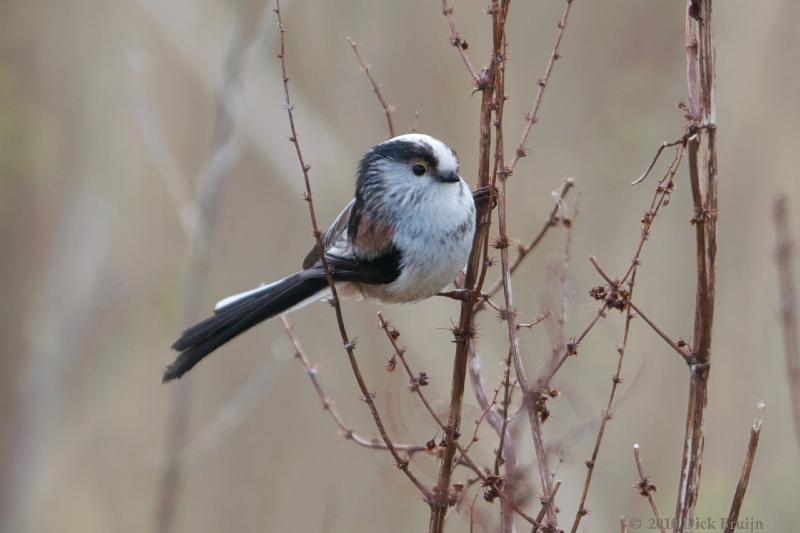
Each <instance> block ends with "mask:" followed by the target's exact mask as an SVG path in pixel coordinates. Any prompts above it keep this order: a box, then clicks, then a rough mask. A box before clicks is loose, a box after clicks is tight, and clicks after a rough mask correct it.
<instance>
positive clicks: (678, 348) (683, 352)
mask: <svg viewBox="0 0 800 533" xmlns="http://www.w3.org/2000/svg"><path fill="white" fill-rule="evenodd" d="M628 305H629V306H630V307H631V308H632V309H633V310H634V311H636V314H637V315H639V316H640V317H642V320H644V321H645V322H646V323H647V325H648V326H650V327H651V328H652V330H653V331H655V332H656V333H657V334H658V336H659V337H661V338H662V339H664V342H666V343H667V344H669V345H670V347H671V348H672V349H673V350H675V352H676V353H677V354H678V355H680V356H681V357H683V360H684V361H686V364H688V365H691V364H693V363H694V359H693V357H692V354H690V353H687V347H688V345H684V344H682V342H681V341H676V340H673V339H672V337H670V336H669V335H667V334H666V333H665V332H664V330H663V329H661V327H660V326H658V325H657V324H656V323H655V322H653V321H652V320H651V319H650V318H649V317H648V316H647V315H646V314H644V312H643V311H642V310H641V309H640V308H639V307H637V306H636V304H635V303H633V302H631V301H629V302H628ZM682 346H685V347H682Z"/></svg>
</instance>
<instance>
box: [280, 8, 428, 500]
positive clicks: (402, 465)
mask: <svg viewBox="0 0 800 533" xmlns="http://www.w3.org/2000/svg"><path fill="white" fill-rule="evenodd" d="M275 16H276V18H277V23H278V31H279V33H280V53H279V54H278V58H279V59H280V63H281V73H282V75H283V91H284V97H285V103H286V113H287V115H288V118H289V128H290V130H291V137H290V138H289V140H290V141H291V143H292V144H293V145H294V148H295V153H296V155H297V160H298V162H299V163H300V168H301V170H302V173H303V182H304V184H305V189H306V191H305V200H306V202H307V203H308V212H309V217H310V218H311V227H312V231H313V234H314V239H315V240H316V245H317V251H318V252H319V257H320V261H321V262H322V266H323V268H324V270H325V276H326V279H327V281H328V287H329V288H330V290H331V304H332V305H333V309H334V312H335V314H336V322H337V325H338V327H339V334H340V336H341V338H342V344H343V345H344V349H345V351H346V352H347V357H348V360H349V362H350V367H351V369H352V370H353V375H354V376H355V378H356V382H357V383H358V388H359V389H360V390H361V394H362V397H363V399H364V402H365V403H366V404H367V406H368V407H369V410H370V414H372V418H373V420H374V421H375V425H376V426H377V428H378V432H379V433H380V435H381V438H382V439H383V442H384V444H386V447H387V448H388V450H389V452H390V453H391V454H392V457H393V458H394V461H395V465H396V466H397V467H398V468H399V469H400V470H402V471H403V473H404V474H405V475H406V477H408V479H409V480H410V481H411V483H413V484H414V486H415V487H417V489H418V490H419V491H420V492H421V493H422V494H423V496H424V498H425V500H426V501H428V502H430V501H432V495H431V492H430V490H429V489H428V488H427V487H426V486H425V485H424V484H423V483H422V482H421V481H419V479H417V477H416V476H415V475H414V474H413V473H412V472H411V470H410V468H409V462H408V460H407V459H405V458H403V457H401V456H400V453H399V451H398V450H397V448H396V447H395V445H394V443H393V442H392V440H391V439H390V438H389V435H388V434H387V433H386V429H385V427H384V425H383V421H382V420H381V417H380V414H379V413H378V408H377V407H376V405H375V401H374V398H373V394H372V392H371V391H370V390H369V388H368V387H367V383H366V381H365V380H364V377H363V375H362V374H361V369H360V367H359V365H358V361H357V359H356V355H355V342H353V341H351V340H350V337H349V335H348V333H347V329H346V327H345V324H344V317H343V315H342V308H341V306H340V304H339V296H338V293H337V291H336V285H335V283H334V281H333V274H332V271H331V269H330V267H329V266H328V261H327V259H326V257H325V246H324V245H323V243H322V232H320V230H319V226H318V224H317V215H316V212H315V211H314V200H313V197H312V194H311V181H310V179H309V170H310V169H311V167H310V166H309V165H308V164H306V161H305V158H304V157H303V153H302V151H301V149H300V142H299V141H298V137H297V128H296V126H295V121H294V112H293V107H292V102H291V98H290V94H289V77H288V75H287V73H286V39H285V34H286V28H285V26H284V25H283V21H282V19H281V11H280V0H276V2H275Z"/></svg>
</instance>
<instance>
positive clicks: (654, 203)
mask: <svg viewBox="0 0 800 533" xmlns="http://www.w3.org/2000/svg"><path fill="white" fill-rule="evenodd" d="M684 142H685V139H682V140H680V141H678V142H675V143H664V145H662V149H663V148H664V147H666V146H678V149H677V151H676V154H675V157H674V159H673V160H672V162H671V163H670V165H669V167H668V168H667V171H666V173H665V174H664V176H663V177H662V178H661V180H660V181H659V183H658V185H657V187H656V190H655V193H654V194H653V198H652V200H651V201H650V207H649V209H648V210H647V211H645V214H644V216H643V217H642V232H641V238H640V239H639V244H638V246H637V248H636V251H635V253H634V256H633V258H632V259H631V263H630V266H629V267H628V269H627V271H626V272H625V275H624V276H623V278H622V281H619V280H614V279H612V278H611V276H609V275H608V274H607V273H606V272H605V271H604V270H603V268H602V267H601V266H600V264H599V263H598V261H597V258H596V257H594V256H590V257H589V261H590V262H591V263H592V265H593V266H594V267H595V269H596V270H597V272H598V273H599V274H600V276H601V277H602V278H603V279H604V280H605V281H606V283H608V285H609V296H607V297H606V298H605V299H604V306H607V305H609V298H617V299H621V302H620V303H621V305H622V306H623V308H625V311H626V316H625V329H624V332H623V340H622V344H621V345H620V346H619V347H618V348H617V353H618V355H619V357H618V359H617V368H616V371H615V372H614V375H613V376H612V378H611V382H612V384H611V390H610V392H609V398H608V402H607V404H606V409H605V410H604V411H603V412H602V416H601V422H600V427H599V428H598V432H597V436H596V437H595V443H594V448H593V450H592V455H591V458H590V459H589V460H588V461H586V467H587V472H586V477H585V479H584V485H583V491H582V493H581V500H580V503H579V505H578V511H577V513H576V515H575V520H574V521H573V524H572V533H575V532H576V531H577V529H578V525H579V524H580V521H581V519H582V518H583V516H585V515H586V513H587V512H588V510H587V508H586V499H587V497H588V493H589V487H590V485H591V482H592V477H593V473H594V469H595V466H596V464H597V457H598V454H599V451H600V445H601V443H602V440H603V436H604V435H605V429H606V425H607V423H608V421H609V420H610V419H611V416H612V413H611V409H612V406H613V402H614V398H615V396H616V392H617V389H618V387H619V384H620V383H621V382H622V378H621V372H622V363H623V359H624V356H625V351H626V348H627V343H628V336H629V333H630V325H631V320H632V319H633V318H634V317H635V315H634V314H633V313H632V312H631V309H633V310H634V311H636V312H637V314H638V315H639V316H641V317H642V318H643V319H644V320H645V322H647V323H648V324H649V325H650V326H651V327H652V328H653V329H654V330H655V331H656V332H657V333H659V334H660V335H661V337H662V338H663V339H664V340H665V341H667V343H668V344H670V346H672V347H673V348H674V349H675V350H677V351H678V353H680V355H681V357H683V358H684V360H686V361H687V362H688V361H689V360H690V357H689V355H688V354H687V353H686V351H685V350H682V349H681V348H680V347H679V344H678V343H677V342H675V341H673V340H672V339H671V338H670V337H669V336H667V335H666V334H665V333H664V332H663V330H661V329H660V328H659V327H658V326H656V325H655V323H653V322H652V321H651V320H650V319H649V318H648V317H647V316H645V315H644V314H643V313H641V311H640V310H639V309H638V308H636V306H635V305H634V304H633V302H632V298H633V292H634V286H635V281H636V271H637V268H638V266H639V264H640V262H641V260H640V257H641V254H642V251H643V249H644V243H645V241H646V240H647V239H648V237H649V236H650V231H651V228H652V225H653V223H654V221H655V219H656V216H657V215H658V213H659V211H660V209H661V207H663V206H664V205H666V204H667V203H668V201H669V195H670V194H671V192H672V190H673V189H674V186H673V179H674V177H675V173H676V172H677V169H678V165H679V163H680V161H681V159H682V157H683V143H684ZM660 153H661V150H659V151H658V154H660ZM657 158H658V155H657V156H656V158H655V159H657ZM655 159H654V161H653V163H652V164H651V165H650V168H648V170H647V171H646V172H645V174H644V175H646V174H647V173H648V172H650V170H651V169H652V167H653V165H654V164H655ZM626 284H627V289H626V288H625V285H626ZM594 291H595V289H593V291H592V292H593V293H594ZM596 294H597V295H596V296H595V297H597V298H600V299H602V293H596ZM593 295H594V294H593ZM615 295H616V296H615ZM623 295H624V296H623Z"/></svg>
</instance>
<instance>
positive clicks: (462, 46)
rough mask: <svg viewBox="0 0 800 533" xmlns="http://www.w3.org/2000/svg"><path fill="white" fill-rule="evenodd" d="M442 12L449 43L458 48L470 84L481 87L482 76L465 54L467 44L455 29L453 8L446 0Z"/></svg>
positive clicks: (443, 0) (443, 1) (443, 2)
mask: <svg viewBox="0 0 800 533" xmlns="http://www.w3.org/2000/svg"><path fill="white" fill-rule="evenodd" d="M442 14H443V15H444V16H445V17H446V18H447V25H448V26H450V44H452V45H453V46H455V47H456V50H458V55H459V56H461V61H463V62H464V66H465V67H467V72H468V73H469V77H470V78H471V79H472V84H473V85H474V86H475V87H477V88H481V82H482V78H481V76H480V75H478V71H477V70H475V67H474V66H472V61H471V60H470V58H469V54H467V48H469V45H468V44H467V41H465V40H464V39H463V38H462V37H461V35H460V34H459V33H458V30H457V29H456V23H455V20H454V19H453V8H452V7H450V5H449V4H448V2H447V0H442Z"/></svg>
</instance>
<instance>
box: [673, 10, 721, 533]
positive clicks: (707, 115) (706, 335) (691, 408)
mask: <svg viewBox="0 0 800 533" xmlns="http://www.w3.org/2000/svg"><path fill="white" fill-rule="evenodd" d="M711 4H712V0H688V2H687V10H686V74H687V82H688V88H689V110H690V117H689V120H690V124H689V127H690V131H691V130H694V131H695V134H694V135H692V136H691V137H690V138H689V139H688V143H687V152H688V155H689V174H690V180H691V185H692V199H693V202H694V217H693V218H692V224H693V225H694V227H695V240H696V243H697V296H696V303H695V320H694V335H693V339H694V343H693V346H692V356H691V357H690V360H689V370H690V377H689V405H688V409H687V413H686V435H685V439H684V444H683V458H682V461H681V473H680V476H681V477H680V484H679V489H678V501H677V505H676V510H675V527H674V531H675V532H676V533H678V532H682V531H691V529H692V523H693V521H694V509H695V506H696V505H697V496H698V492H699V488H700V469H701V466H702V461H703V444H704V434H703V416H704V411H705V407H706V402H707V399H708V376H709V369H710V363H711V332H712V328H713V324H714V282H715V270H716V252H717V241H716V226H717V154H716V124H715V121H716V110H715V106H714V81H715V66H714V46H713V40H712V33H711V8H712V5H711Z"/></svg>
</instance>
